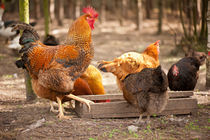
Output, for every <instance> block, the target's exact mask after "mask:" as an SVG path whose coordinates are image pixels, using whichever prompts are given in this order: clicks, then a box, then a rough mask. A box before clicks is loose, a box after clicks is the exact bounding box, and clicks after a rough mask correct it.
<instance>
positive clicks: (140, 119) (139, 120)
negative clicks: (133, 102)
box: [136, 114, 144, 124]
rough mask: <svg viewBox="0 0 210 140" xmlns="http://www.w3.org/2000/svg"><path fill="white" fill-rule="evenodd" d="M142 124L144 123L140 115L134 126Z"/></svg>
mask: <svg viewBox="0 0 210 140" xmlns="http://www.w3.org/2000/svg"><path fill="white" fill-rule="evenodd" d="M140 123H141V124H142V123H144V121H143V120H142V114H140V116H139V119H138V121H137V122H136V124H140Z"/></svg>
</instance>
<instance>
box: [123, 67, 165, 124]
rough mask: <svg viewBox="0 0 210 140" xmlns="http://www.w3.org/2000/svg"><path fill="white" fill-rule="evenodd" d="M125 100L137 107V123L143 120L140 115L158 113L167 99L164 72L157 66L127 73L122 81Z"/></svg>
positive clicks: (148, 115)
mask: <svg viewBox="0 0 210 140" xmlns="http://www.w3.org/2000/svg"><path fill="white" fill-rule="evenodd" d="M122 85H123V86H122V90H123V96H124V98H125V100H126V101H127V102H128V103H130V104H132V105H134V106H135V107H137V108H138V111H139V113H140V117H139V120H138V122H137V123H140V122H143V121H142V115H147V122H149V118H150V115H153V114H156V113H160V112H161V111H163V110H164V108H165V106H166V104H167V101H168V97H169V96H168V92H167V87H168V79H167V76H166V74H165V73H164V72H163V71H162V70H161V66H158V67H157V68H145V69H143V70H142V71H141V72H137V73H133V74H129V75H127V76H126V77H125V79H124V80H123V81H122Z"/></svg>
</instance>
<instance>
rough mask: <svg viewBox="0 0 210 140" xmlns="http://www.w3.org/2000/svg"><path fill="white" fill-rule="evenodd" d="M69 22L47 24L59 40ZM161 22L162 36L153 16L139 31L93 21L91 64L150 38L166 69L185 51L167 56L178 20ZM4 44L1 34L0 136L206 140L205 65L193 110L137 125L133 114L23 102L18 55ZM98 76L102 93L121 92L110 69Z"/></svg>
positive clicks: (21, 139) (209, 112)
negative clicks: (62, 113) (86, 112)
mask: <svg viewBox="0 0 210 140" xmlns="http://www.w3.org/2000/svg"><path fill="white" fill-rule="evenodd" d="M169 21H170V20H169ZM42 23H43V21H40V22H39V23H38V25H37V26H36V27H35V28H36V29H37V31H38V33H39V34H40V35H41V36H43V34H44V30H43V26H42V25H43V24H42ZM68 23H69V20H65V24H64V27H59V26H53V27H52V29H53V31H52V33H53V34H55V35H56V37H58V38H59V39H60V41H61V43H62V41H63V40H64V39H65V33H66V32H67V29H68V26H69V24H68ZM164 23H167V24H164V26H163V34H162V35H156V34H155V33H156V30H157V29H156V25H157V22H156V21H155V20H145V21H144V23H143V29H142V32H141V33H139V32H137V31H135V30H134V29H135V25H134V24H133V23H132V22H130V21H128V22H125V23H124V25H123V26H121V27H120V26H119V24H118V22H116V21H109V22H106V23H104V24H100V23H97V24H96V28H95V30H94V31H93V37H92V39H93V41H94V47H95V57H94V59H93V61H92V64H93V65H97V62H98V61H100V60H111V59H113V58H114V57H116V56H119V55H121V54H122V53H124V52H128V51H138V52H141V51H142V50H143V49H144V48H145V47H146V46H147V45H149V44H150V43H153V42H155V41H156V40H161V45H160V63H161V64H162V67H163V68H164V70H165V72H167V70H168V69H169V67H170V66H171V64H172V63H173V62H175V61H177V60H179V59H180V58H181V57H183V56H184V54H183V53H182V52H178V54H177V55H175V56H172V55H171V51H173V50H174V49H175V45H174V44H175V42H174V36H173V34H172V32H171V31H170V30H169V29H170V28H173V29H174V30H175V31H176V32H177V34H178V36H179V33H180V29H181V27H180V24H179V23H178V21H171V22H168V21H164ZM179 37H180V36H179ZM178 39H179V38H178ZM6 46H7V45H5V43H4V39H2V38H1V44H0V139H3V140H7V139H8V140H9V139H14V140H15V139H18V140H29V139H32V140H37V139H50V140H70V139H72V140H77V139H89V140H96V139H97V140H103V139H104V140H107V139H129V140H135V139H166V140H169V139H173V140H180V139H193V140H197V139H199V140H200V139H203V140H207V139H210V133H209V132H210V100H209V97H210V96H209V93H208V91H207V90H205V69H206V68H205V66H202V67H201V69H200V78H199V81H198V84H197V86H196V89H195V90H196V91H200V93H205V94H203V95H197V94H195V95H194V96H193V98H196V99H198V103H199V104H198V110H197V112H196V113H195V114H194V115H190V114H188V115H179V116H161V117H152V119H151V123H150V125H144V126H139V125H136V124H135V123H134V122H135V121H136V120H137V118H123V119H111V118H110V119H83V118H79V117H78V116H77V114H76V113H75V112H74V111H73V110H71V109H68V108H66V115H67V116H70V117H72V119H71V120H59V119H58V118H57V117H56V115H57V114H56V113H52V112H50V111H49V107H50V106H49V102H48V101H47V100H45V99H40V98H38V99H36V101H33V102H27V101H26V98H25V86H24V78H23V70H21V69H17V68H16V67H15V65H14V62H15V60H17V59H18V57H17V56H16V55H14V51H12V50H9V49H8V48H7V47H6ZM102 75H103V84H104V86H105V89H106V92H107V94H112V93H119V94H121V93H120V91H119V90H118V88H117V86H116V83H115V77H114V76H113V75H112V74H109V73H102ZM131 125H134V126H137V127H138V130H137V131H135V132H134V131H129V130H128V127H129V126H131Z"/></svg>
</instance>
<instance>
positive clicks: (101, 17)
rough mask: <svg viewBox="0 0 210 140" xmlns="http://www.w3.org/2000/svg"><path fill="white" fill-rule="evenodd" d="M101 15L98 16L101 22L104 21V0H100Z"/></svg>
mask: <svg viewBox="0 0 210 140" xmlns="http://www.w3.org/2000/svg"><path fill="white" fill-rule="evenodd" d="M100 12H101V14H100V15H101V16H100V20H101V22H102V23H103V22H105V21H106V0H101V11H100Z"/></svg>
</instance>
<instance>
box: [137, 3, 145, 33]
mask: <svg viewBox="0 0 210 140" xmlns="http://www.w3.org/2000/svg"><path fill="white" fill-rule="evenodd" d="M136 3H137V4H136V5H137V7H136V26H137V28H136V29H137V30H138V31H141V29H142V23H143V22H142V21H143V15H142V12H143V10H142V0H136Z"/></svg>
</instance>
